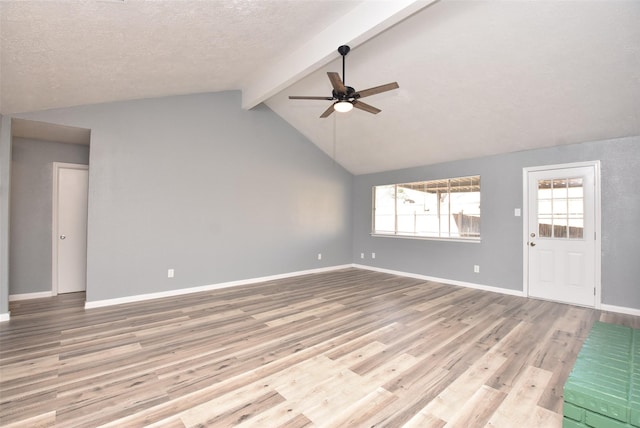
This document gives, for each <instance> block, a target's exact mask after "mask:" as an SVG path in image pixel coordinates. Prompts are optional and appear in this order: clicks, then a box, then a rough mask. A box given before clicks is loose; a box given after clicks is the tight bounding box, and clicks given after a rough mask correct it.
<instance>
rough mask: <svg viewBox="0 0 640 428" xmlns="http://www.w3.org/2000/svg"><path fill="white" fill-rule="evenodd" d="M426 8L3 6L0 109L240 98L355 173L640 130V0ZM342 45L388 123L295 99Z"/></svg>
mask: <svg viewBox="0 0 640 428" xmlns="http://www.w3.org/2000/svg"><path fill="white" fill-rule="evenodd" d="M429 3H431V2H420V1H408V0H402V1H401V0H394V1H393V2H391V1H388V2H384V1H364V2H362V1H358V2H355V1H345V0H342V1H321V0H319V1H281V0H262V1H231V0H226V1H206V2H205V1H155V2H143V1H136V0H127V1H124V2H122V1H115V0H114V1H109V0H103V1H98V0H96V1H93V0H92V1H55V2H45V1H42V2H29V1H20V2H18V1H4V2H0V13H1V14H2V15H1V18H0V42H1V46H0V49H1V52H0V61H1V63H0V66H1V68H0V73H1V74H0V89H1V91H2V92H1V94H0V111H1V112H3V113H17V112H24V111H33V110H40V109H45V108H52V107H64V106H71V105H80V104H89V103H98V102H106V101H114V100H124V99H135V98H145V97H154V96H163V95H171V94H182V93H195V92H211V91H220V90H229V89H242V90H243V98H245V97H246V94H248V93H251V94H252V97H251V98H252V100H253V102H251V101H243V105H245V107H251V106H252V105H255V103H256V102H260V101H262V100H263V99H264V100H266V101H265V102H266V104H267V105H268V106H269V107H270V108H271V109H272V110H274V111H275V112H276V113H277V114H279V115H280V116H281V117H283V118H284V119H285V120H286V121H288V122H289V123H290V124H291V125H292V126H294V127H296V128H297V129H298V130H299V131H300V132H301V133H303V134H304V135H306V136H307V137H308V138H309V139H310V140H311V141H312V142H314V143H315V144H316V145H318V146H319V147H320V148H321V149H322V150H324V151H325V152H327V153H328V154H330V155H331V156H333V157H335V158H336V160H337V161H338V162H339V163H340V164H342V165H343V166H344V167H345V168H347V169H348V170H350V171H351V172H353V173H355V174H363V173H370V172H377V171H384V170H391V169H397V168H404V167H410V166H416V165H425V164H432V163H437V162H445V161H451V160H458V159H467V158H473V157H477V156H483V155H489V154H496V153H504V152H513V151H518V150H525V149H531V148H536V147H547V146H553V145H560V144H568V143H575V142H582V141H592V140H599V139H607V138H615V137H621V136H627V135H640V25H638V22H640V1H637V0H629V1H624V0H620V1H572V2H564V1H447V0H442V1H439V2H436V3H433V4H429ZM390 5H400V6H398V8H399V9H403V13H404V15H402V14H397V13H396V12H397V11H395V10H394V11H388V10H382V9H384V8H385V7H386V8H387V9H389V8H390V7H391V6H390ZM385 14H386V15H385ZM394 14H395V15H394ZM409 14H412V15H411V16H409V17H408V18H407V19H405V20H403V21H402V22H399V23H397V22H398V21H399V20H400V19H401V18H404V17H405V16H407V15H409ZM391 16H394V18H392V19H388V18H389V17H391ZM378 22H379V24H378ZM327 43H329V45H330V46H333V47H332V48H331V49H328V48H327V46H329V45H328V44H327ZM342 43H347V44H350V45H351V46H352V47H353V49H352V51H351V53H350V54H349V56H348V57H347V75H346V80H347V84H348V85H350V86H353V87H355V88H356V89H364V88H368V87H372V86H376V85H379V84H383V83H387V82H391V81H397V82H398V83H399V85H400V89H398V90H396V91H392V92H388V93H384V94H379V95H375V96H372V97H370V98H367V99H366V102H367V103H369V104H372V105H374V106H376V107H379V108H381V109H382V112H381V113H380V114H378V115H371V114H368V113H366V112H363V111H359V110H354V111H352V112H350V113H346V114H340V115H338V114H334V115H332V116H331V117H329V118H328V119H319V118H318V116H320V114H321V113H322V112H323V111H324V110H325V109H326V108H327V106H328V103H327V102H323V101H299V100H295V101H293V100H289V99H288V98H287V96H288V95H329V94H330V90H331V86H330V84H329V81H328V79H327V76H326V72H327V71H340V70H341V64H340V60H339V55H338V53H337V52H335V50H334V49H335V48H337V46H338V45H339V44H342ZM305 53H307V54H308V55H309V58H305V57H304V54H305ZM331 58H333V60H332V59H331ZM283 70H284V73H283ZM288 70H291V72H290V75H289V76H285V77H282V78H278V76H281V75H283V74H287V72H288ZM264 76H267V77H269V78H268V79H266V78H263V79H262V80H263V81H259V82H258V84H256V79H258V80H260V78H261V77H264ZM271 76H275V77H271ZM255 88H258V89H259V90H257V91H256V90H255ZM254 93H257V94H258V95H256V96H254V95H253V94H254ZM261 97H262V98H261Z"/></svg>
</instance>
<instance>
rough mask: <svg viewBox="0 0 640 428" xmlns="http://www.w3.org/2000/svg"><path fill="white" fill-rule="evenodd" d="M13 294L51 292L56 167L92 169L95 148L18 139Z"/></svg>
mask: <svg viewBox="0 0 640 428" xmlns="http://www.w3.org/2000/svg"><path fill="white" fill-rule="evenodd" d="M11 157H12V162H11V198H10V200H11V210H10V212H11V213H10V216H11V221H10V236H11V239H10V244H9V294H10V295H13V294H24V293H36V292H43V291H51V222H52V218H51V217H52V214H51V207H52V193H53V162H66V163H77V164H84V165H87V164H89V146H82V145H79V144H64V143H56V142H49V141H37V140H26V139H22V138H14V139H13V147H12V150H11Z"/></svg>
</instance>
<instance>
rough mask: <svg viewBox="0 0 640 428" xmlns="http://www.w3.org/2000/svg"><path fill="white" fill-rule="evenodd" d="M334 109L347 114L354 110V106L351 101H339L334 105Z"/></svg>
mask: <svg viewBox="0 0 640 428" xmlns="http://www.w3.org/2000/svg"><path fill="white" fill-rule="evenodd" d="M333 109H334V110H335V111H337V112H339V113H346V112H348V111H351V110H353V104H351V102H349V101H339V102H337V103H335V104H334V105H333Z"/></svg>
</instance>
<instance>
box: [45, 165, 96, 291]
mask: <svg viewBox="0 0 640 428" xmlns="http://www.w3.org/2000/svg"><path fill="white" fill-rule="evenodd" d="M62 168H66V169H84V170H88V169H89V165H81V164H77V163H64V162H53V191H52V197H51V202H52V203H51V210H52V212H51V295H53V296H57V295H58V172H59V171H60V169H62Z"/></svg>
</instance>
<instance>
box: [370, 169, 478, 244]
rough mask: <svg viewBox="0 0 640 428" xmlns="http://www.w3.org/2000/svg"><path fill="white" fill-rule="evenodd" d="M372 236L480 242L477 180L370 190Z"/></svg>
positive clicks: (409, 184)
mask: <svg viewBox="0 0 640 428" xmlns="http://www.w3.org/2000/svg"><path fill="white" fill-rule="evenodd" d="M373 234H374V235H392V236H408V237H419V238H444V239H465V240H467V239H468V240H479V239H480V176H479V175H476V176H473V177H459V178H447V179H442V180H432V181H418V182H415V183H402V184H388V185H384V186H374V188H373Z"/></svg>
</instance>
